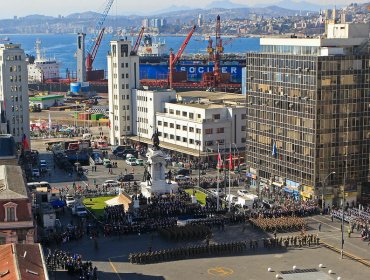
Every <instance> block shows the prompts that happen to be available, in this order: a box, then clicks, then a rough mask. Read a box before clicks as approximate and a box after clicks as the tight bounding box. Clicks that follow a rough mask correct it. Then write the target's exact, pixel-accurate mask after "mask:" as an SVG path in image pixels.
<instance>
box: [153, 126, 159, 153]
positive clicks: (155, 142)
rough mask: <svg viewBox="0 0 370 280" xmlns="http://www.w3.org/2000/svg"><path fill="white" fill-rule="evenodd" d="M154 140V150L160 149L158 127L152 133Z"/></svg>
mask: <svg viewBox="0 0 370 280" xmlns="http://www.w3.org/2000/svg"><path fill="white" fill-rule="evenodd" d="M152 141H153V150H154V151H158V150H159V132H158V128H157V129H156V130H155V131H154V133H153V135H152Z"/></svg>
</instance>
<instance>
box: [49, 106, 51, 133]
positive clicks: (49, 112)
mask: <svg viewBox="0 0 370 280" xmlns="http://www.w3.org/2000/svg"><path fill="white" fill-rule="evenodd" d="M50 131H51V117H50V112H49V138H50Z"/></svg>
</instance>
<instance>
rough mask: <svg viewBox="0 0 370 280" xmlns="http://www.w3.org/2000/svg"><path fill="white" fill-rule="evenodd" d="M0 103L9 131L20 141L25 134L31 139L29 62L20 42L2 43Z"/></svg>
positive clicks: (0, 49)
mask: <svg viewBox="0 0 370 280" xmlns="http://www.w3.org/2000/svg"><path fill="white" fill-rule="evenodd" d="M0 104H2V109H1V111H2V112H3V114H2V115H3V116H4V118H5V120H6V127H7V131H6V132H4V131H2V133H9V134H11V135H13V137H14V139H15V141H16V142H17V143H20V142H21V141H22V137H23V134H25V135H26V137H27V139H28V140H29V135H30V128H29V124H30V121H29V104H28V82H27V63H26V56H25V54H24V51H23V49H21V46H20V45H18V44H0Z"/></svg>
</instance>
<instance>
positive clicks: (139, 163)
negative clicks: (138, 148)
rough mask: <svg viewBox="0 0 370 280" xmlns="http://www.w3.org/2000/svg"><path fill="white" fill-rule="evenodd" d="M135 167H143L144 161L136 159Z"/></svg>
mask: <svg viewBox="0 0 370 280" xmlns="http://www.w3.org/2000/svg"><path fill="white" fill-rule="evenodd" d="M136 165H140V166H143V165H144V160H142V159H139V158H138V159H137V160H136Z"/></svg>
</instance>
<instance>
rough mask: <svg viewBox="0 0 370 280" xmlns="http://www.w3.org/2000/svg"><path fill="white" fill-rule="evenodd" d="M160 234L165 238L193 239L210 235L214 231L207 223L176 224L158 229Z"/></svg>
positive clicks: (177, 239)
mask: <svg viewBox="0 0 370 280" xmlns="http://www.w3.org/2000/svg"><path fill="white" fill-rule="evenodd" d="M158 231H159V233H160V235H161V236H162V237H163V238H165V239H171V240H176V241H180V240H192V239H204V238H205V237H207V236H209V235H210V234H211V233H212V232H211V229H210V228H209V227H207V226H205V225H190V224H189V225H185V226H180V227H179V226H174V227H170V228H167V229H166V228H161V229H159V230H158Z"/></svg>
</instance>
